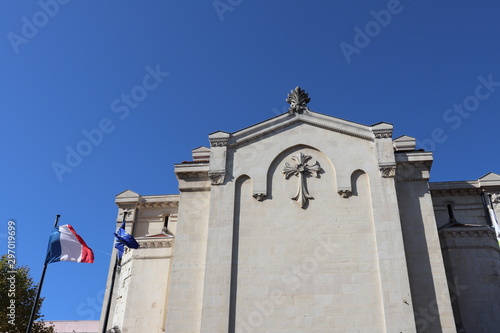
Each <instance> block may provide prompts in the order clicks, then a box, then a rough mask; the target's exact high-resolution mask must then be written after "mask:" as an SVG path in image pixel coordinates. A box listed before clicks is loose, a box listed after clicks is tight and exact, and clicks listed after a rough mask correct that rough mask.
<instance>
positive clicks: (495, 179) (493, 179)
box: [478, 172, 500, 187]
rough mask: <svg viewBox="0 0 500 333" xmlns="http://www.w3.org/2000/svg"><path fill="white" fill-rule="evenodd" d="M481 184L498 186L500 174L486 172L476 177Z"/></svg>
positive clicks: (499, 184)
mask: <svg viewBox="0 0 500 333" xmlns="http://www.w3.org/2000/svg"><path fill="white" fill-rule="evenodd" d="M478 181H479V183H480V184H481V186H495V187H500V175H498V174H496V173H494V172H488V173H487V174H485V175H484V176H482V177H481V178H479V179H478Z"/></svg>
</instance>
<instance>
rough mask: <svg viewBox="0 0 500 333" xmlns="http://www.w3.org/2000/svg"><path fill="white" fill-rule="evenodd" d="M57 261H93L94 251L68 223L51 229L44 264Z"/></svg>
mask: <svg viewBox="0 0 500 333" xmlns="http://www.w3.org/2000/svg"><path fill="white" fill-rule="evenodd" d="M58 261H74V262H86V263H93V262H94V252H92V250H91V249H90V248H89V247H88V246H87V244H85V241H84V240H83V239H82V238H81V237H80V236H78V234H77V233H76V231H75V229H73V227H72V226H71V225H69V224H65V225H60V226H57V227H55V228H54V229H53V230H52V233H51V234H50V238H49V246H48V249H47V258H46V259H45V264H50V263H53V262H58Z"/></svg>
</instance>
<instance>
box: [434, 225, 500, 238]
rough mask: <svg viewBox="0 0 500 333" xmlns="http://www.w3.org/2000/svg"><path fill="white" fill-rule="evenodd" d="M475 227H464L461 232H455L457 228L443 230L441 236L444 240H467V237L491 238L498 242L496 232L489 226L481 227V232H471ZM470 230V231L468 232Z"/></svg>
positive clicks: (440, 232)
mask: <svg viewBox="0 0 500 333" xmlns="http://www.w3.org/2000/svg"><path fill="white" fill-rule="evenodd" d="M470 228H473V227H464V228H460V230H454V229H455V228H453V227H452V228H447V229H441V230H440V231H439V234H440V236H441V237H443V238H466V237H490V238H491V239H494V240H495V241H496V240H497V238H496V235H495V232H494V231H493V229H491V228H490V227H488V226H486V225H485V226H484V227H480V228H481V229H480V230H477V229H475V230H470ZM486 228H488V229H486ZM467 229H469V230H467Z"/></svg>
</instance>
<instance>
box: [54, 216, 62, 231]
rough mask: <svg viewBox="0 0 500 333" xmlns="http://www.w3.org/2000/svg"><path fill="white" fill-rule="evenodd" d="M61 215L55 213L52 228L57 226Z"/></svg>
mask: <svg viewBox="0 0 500 333" xmlns="http://www.w3.org/2000/svg"><path fill="white" fill-rule="evenodd" d="M60 217H61V215H59V214H57V215H56V220H55V222H54V228H55V227H57V223H59V218H60Z"/></svg>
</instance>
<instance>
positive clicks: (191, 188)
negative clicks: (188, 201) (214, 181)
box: [179, 187, 211, 192]
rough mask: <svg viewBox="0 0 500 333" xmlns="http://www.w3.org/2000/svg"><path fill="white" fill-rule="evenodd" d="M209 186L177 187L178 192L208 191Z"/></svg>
mask: <svg viewBox="0 0 500 333" xmlns="http://www.w3.org/2000/svg"><path fill="white" fill-rule="evenodd" d="M210 190H211V188H210V187H187V188H179V191H180V192H204V191H210Z"/></svg>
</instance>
